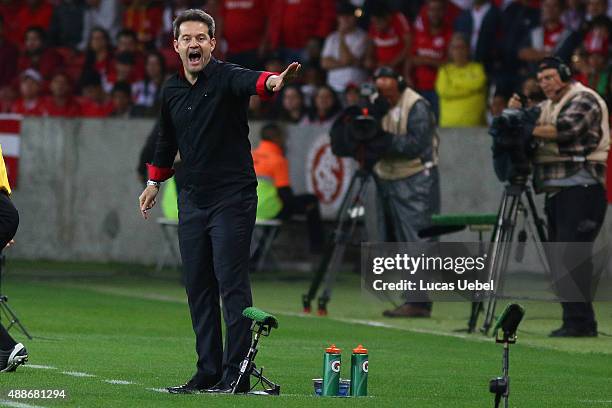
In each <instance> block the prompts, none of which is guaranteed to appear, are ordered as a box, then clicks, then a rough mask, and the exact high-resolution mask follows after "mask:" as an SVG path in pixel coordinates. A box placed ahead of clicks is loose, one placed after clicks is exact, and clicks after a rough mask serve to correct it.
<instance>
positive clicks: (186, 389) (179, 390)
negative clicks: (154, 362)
mask: <svg viewBox="0 0 612 408" xmlns="http://www.w3.org/2000/svg"><path fill="white" fill-rule="evenodd" d="M211 384H214V382H209V383H202V382H199V381H197V380H196V379H194V378H192V379H191V380H189V381H188V382H187V383H186V384H183V385H177V386H175V387H168V388H166V389H167V390H168V392H169V393H170V394H199V393H202V392H205V391H206V390H207V389H208V388H209V387H210V386H211Z"/></svg>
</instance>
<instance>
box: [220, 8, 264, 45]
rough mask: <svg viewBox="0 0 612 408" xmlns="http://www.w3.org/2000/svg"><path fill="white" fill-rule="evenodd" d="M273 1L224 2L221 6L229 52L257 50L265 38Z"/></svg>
mask: <svg viewBox="0 0 612 408" xmlns="http://www.w3.org/2000/svg"><path fill="white" fill-rule="evenodd" d="M271 3H272V0H224V1H223V3H222V4H221V17H222V19H223V38H224V39H225V40H226V41H227V46H228V50H227V52H228V53H230V54H232V53H234V54H235V53H239V52H243V51H250V50H256V49H257V48H258V47H259V45H260V44H261V41H262V39H263V37H264V34H265V31H266V23H267V20H268V12H269V10H270V4H271Z"/></svg>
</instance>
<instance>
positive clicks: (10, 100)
mask: <svg viewBox="0 0 612 408" xmlns="http://www.w3.org/2000/svg"><path fill="white" fill-rule="evenodd" d="M15 101H17V91H16V90H15V88H13V87H12V86H10V85H4V86H0V113H10V112H12V111H13V104H14V103H15Z"/></svg>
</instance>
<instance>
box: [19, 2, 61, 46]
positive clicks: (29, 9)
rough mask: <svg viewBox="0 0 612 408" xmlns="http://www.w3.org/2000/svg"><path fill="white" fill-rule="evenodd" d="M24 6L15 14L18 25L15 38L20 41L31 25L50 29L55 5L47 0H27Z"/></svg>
mask: <svg viewBox="0 0 612 408" xmlns="http://www.w3.org/2000/svg"><path fill="white" fill-rule="evenodd" d="M23 3H25V4H23V6H21V9H20V10H19V11H18V12H17V15H15V17H14V18H15V21H16V23H17V27H16V29H15V38H16V39H17V41H16V42H15V43H19V42H21V41H23V37H24V35H25V33H26V30H27V29H28V28H29V27H41V28H42V29H44V30H48V29H49V25H50V24H51V16H52V14H53V7H51V5H50V4H49V3H48V2H47V1H46V0H26V1H24V2H23Z"/></svg>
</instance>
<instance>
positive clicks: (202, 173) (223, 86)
mask: <svg viewBox="0 0 612 408" xmlns="http://www.w3.org/2000/svg"><path fill="white" fill-rule="evenodd" d="M173 30H174V49H175V50H176V52H177V53H178V54H179V56H180V57H181V61H182V63H183V69H182V70H181V72H179V73H177V74H175V75H173V76H172V77H170V78H169V79H168V80H167V81H166V83H165V85H164V87H163V89H162V106H161V113H160V115H161V117H160V133H159V137H158V142H157V146H156V151H155V155H154V159H153V163H152V164H150V165H149V166H148V171H149V180H148V182H147V187H146V188H145V190H144V191H143V193H142V194H141V195H140V211H141V213H142V215H143V217H144V218H145V219H146V218H147V216H148V211H149V210H150V209H151V208H152V207H153V206H154V205H155V197H156V196H157V193H158V191H159V184H160V182H162V181H164V180H166V179H168V178H169V177H171V176H172V174H173V170H172V168H171V167H172V164H173V161H174V158H175V156H176V153H177V151H178V152H179V153H180V157H181V161H182V167H183V169H184V172H185V181H184V185H183V187H182V189H181V191H180V193H179V198H178V206H179V227H178V235H179V246H180V250H181V258H182V261H183V270H184V275H185V284H186V291H187V298H188V301H189V309H190V311H191V320H192V323H193V330H194V332H195V335H196V351H197V355H198V361H197V371H196V373H195V375H194V376H193V378H191V379H190V380H189V381H188V382H187V383H186V384H184V385H180V386H177V387H170V388H168V391H169V392H170V393H197V392H201V391H208V392H230V391H231V389H232V383H233V382H234V381H235V380H236V379H237V377H238V371H239V364H240V363H241V362H242V360H243V358H244V357H245V355H246V354H247V352H248V350H249V346H250V322H249V320H247V319H246V318H244V317H243V316H242V310H243V309H244V308H246V307H249V306H251V302H252V299H251V286H250V282H249V276H248V261H249V246H250V242H251V233H252V230H253V226H254V224H255V213H256V209H257V195H256V186H257V181H256V176H255V171H254V170H253V160H252V158H251V146H250V143H249V139H248V131H249V128H248V124H247V108H248V104H249V97H250V96H251V95H259V96H260V97H262V98H265V97H269V96H271V95H272V94H273V93H274V92H278V91H280V90H281V89H282V88H283V86H284V84H285V83H286V82H287V81H288V80H289V79H291V78H292V77H294V76H295V75H296V74H297V71H298V70H299V68H300V65H299V64H298V63H297V62H294V63H292V64H290V65H289V67H287V69H286V70H285V71H284V72H283V73H282V74H280V75H274V74H272V73H270V72H258V71H251V70H248V69H244V68H242V67H239V66H237V65H233V64H229V63H224V62H221V61H218V60H216V59H215V58H213V57H212V56H211V53H212V51H213V50H214V49H215V45H216V39H215V22H214V20H213V18H212V17H211V16H210V15H208V14H206V13H205V12H203V11H201V10H196V9H191V10H186V11H184V12H182V13H181V14H179V15H178V16H177V18H176V19H175V20H174V23H173ZM219 296H220V297H221V299H222V301H223V318H224V320H225V325H226V327H227V330H226V336H225V347H223V345H222V343H221V317H220V312H221V308H220V306H219ZM248 389H249V383H248V379H247V380H246V381H244V382H243V383H242V384H238V388H237V390H238V391H239V392H246V391H248Z"/></svg>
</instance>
